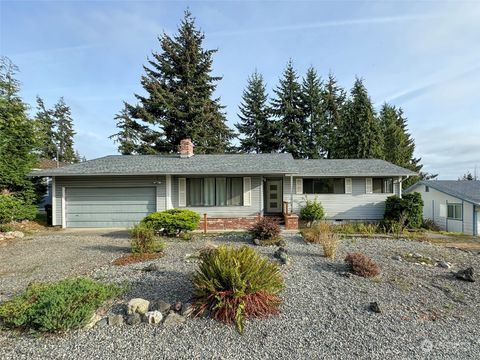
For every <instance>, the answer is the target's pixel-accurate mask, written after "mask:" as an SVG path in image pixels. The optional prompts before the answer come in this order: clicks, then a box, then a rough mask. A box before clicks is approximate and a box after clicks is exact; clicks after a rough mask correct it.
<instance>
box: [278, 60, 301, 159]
mask: <svg viewBox="0 0 480 360" xmlns="http://www.w3.org/2000/svg"><path fill="white" fill-rule="evenodd" d="M274 93H275V95H276V98H274V99H273V100H272V113H273V114H274V115H275V116H276V117H277V118H278V125H279V130H280V139H281V149H280V150H281V151H282V152H287V153H290V154H292V155H293V157H294V158H302V157H305V143H306V136H305V132H306V131H307V125H306V121H305V114H304V111H303V103H302V90H301V85H300V84H299V82H298V75H297V73H296V71H295V69H294V68H293V64H292V61H291V60H290V61H289V62H288V64H287V67H286V69H285V71H284V73H283V78H282V79H280V84H279V85H278V87H277V88H276V89H275V90H274Z"/></svg>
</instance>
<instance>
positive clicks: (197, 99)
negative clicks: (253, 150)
mask: <svg viewBox="0 0 480 360" xmlns="http://www.w3.org/2000/svg"><path fill="white" fill-rule="evenodd" d="M203 40H204V34H203V33H202V32H200V31H199V30H197V28H196V26H195V21H194V18H193V17H192V15H191V14H190V12H189V11H185V16H184V18H183V21H182V23H181V25H180V27H179V29H178V33H177V34H176V35H174V36H173V37H171V36H169V35H167V34H163V35H162V36H161V37H160V38H159V42H160V47H161V49H162V51H161V52H160V53H156V52H154V53H153V54H152V59H151V60H149V62H148V64H149V65H148V66H144V70H145V75H144V76H142V79H141V84H142V86H143V88H144V90H145V92H146V93H147V95H145V96H142V95H135V96H136V98H137V100H138V101H139V103H138V105H137V106H132V107H130V110H131V111H129V115H130V116H131V117H132V118H133V119H135V120H138V121H140V122H141V124H142V125H145V124H147V125H151V126H152V127H153V128H158V129H159V131H150V132H149V133H148V134H145V135H144V136H142V140H143V141H144V146H143V147H142V146H141V147H140V148H139V150H138V151H139V152H140V151H141V152H142V153H143V152H147V153H150V152H165V153H172V152H176V151H177V147H178V145H179V144H180V140H182V139H184V138H187V137H189V138H191V139H192V141H193V143H194V145H195V152H196V153H219V152H224V151H225V150H226V149H227V148H228V145H229V142H230V139H231V138H232V137H233V132H232V130H231V129H229V128H228V126H227V124H226V118H225V113H224V107H223V106H222V105H221V104H220V100H219V98H214V95H213V93H214V91H215V88H216V86H217V85H216V83H217V82H218V81H219V80H221V79H222V78H221V77H218V76H212V75H211V71H212V57H213V55H214V53H215V52H216V51H217V50H204V49H203V48H202V44H203Z"/></svg>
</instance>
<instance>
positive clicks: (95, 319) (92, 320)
mask: <svg viewBox="0 0 480 360" xmlns="http://www.w3.org/2000/svg"><path fill="white" fill-rule="evenodd" d="M100 320H102V317H101V316H100V315H98V314H97V313H95V314H93V315H92V317H91V318H90V320H89V321H88V323H87V324H86V325H85V326H84V328H85V329H86V330H88V329H91V328H93V327H94V326H95V325H97V323H98V322H99V321H100Z"/></svg>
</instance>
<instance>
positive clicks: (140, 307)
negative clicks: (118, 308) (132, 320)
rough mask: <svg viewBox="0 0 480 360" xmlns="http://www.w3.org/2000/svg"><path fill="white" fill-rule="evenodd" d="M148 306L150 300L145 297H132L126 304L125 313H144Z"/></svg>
mask: <svg viewBox="0 0 480 360" xmlns="http://www.w3.org/2000/svg"><path fill="white" fill-rule="evenodd" d="M149 306H150V301H148V300H145V299H140V298H136V299H132V300H130V301H129V302H128V304H127V314H128V315H131V314H134V313H137V314H140V315H144V314H145V313H146V312H147V311H148V307H149Z"/></svg>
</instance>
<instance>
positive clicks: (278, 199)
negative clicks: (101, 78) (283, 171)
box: [266, 180, 282, 213]
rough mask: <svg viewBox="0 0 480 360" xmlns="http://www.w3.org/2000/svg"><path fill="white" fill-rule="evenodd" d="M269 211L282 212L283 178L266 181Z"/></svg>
mask: <svg viewBox="0 0 480 360" xmlns="http://www.w3.org/2000/svg"><path fill="white" fill-rule="evenodd" d="M266 203H267V206H266V210H267V213H281V212H282V180H267V181H266Z"/></svg>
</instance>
